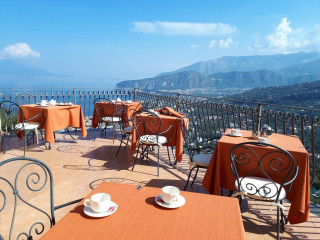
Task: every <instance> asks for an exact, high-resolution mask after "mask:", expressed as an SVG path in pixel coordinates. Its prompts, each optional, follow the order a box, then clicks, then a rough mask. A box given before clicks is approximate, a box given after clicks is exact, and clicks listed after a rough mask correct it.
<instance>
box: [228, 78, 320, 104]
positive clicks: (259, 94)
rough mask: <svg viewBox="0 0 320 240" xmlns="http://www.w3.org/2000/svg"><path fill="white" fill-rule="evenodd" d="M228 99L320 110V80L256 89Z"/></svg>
mask: <svg viewBox="0 0 320 240" xmlns="http://www.w3.org/2000/svg"><path fill="white" fill-rule="evenodd" d="M228 98H229V99H236V100H244V101H254V102H263V103H270V104H281V105H287V106H295V107H302V108H313V109H320V80H319V81H313V82H306V83H301V84H294V85H291V86H281V87H266V88H255V89H252V90H249V91H245V92H243V93H240V94H234V95H230V96H228Z"/></svg>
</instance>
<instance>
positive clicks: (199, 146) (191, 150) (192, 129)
mask: <svg viewBox="0 0 320 240" xmlns="http://www.w3.org/2000/svg"><path fill="white" fill-rule="evenodd" d="M180 126H181V131H182V135H183V138H184V148H185V149H187V151H188V155H189V156H190V157H191V161H192V157H193V156H194V155H196V154H199V153H212V152H213V150H214V144H215V141H214V140H205V139H202V138H201V137H200V136H199V133H198V127H197V125H196V124H195V122H194V121H193V120H192V119H191V118H188V117H182V118H181V124H180Z"/></svg>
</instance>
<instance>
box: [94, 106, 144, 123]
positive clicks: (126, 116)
mask: <svg viewBox="0 0 320 240" xmlns="http://www.w3.org/2000/svg"><path fill="white" fill-rule="evenodd" d="M115 103H116V104H117V102H115ZM122 103H123V104H124V105H125V106H126V107H127V111H126V112H125V113H124V116H123V118H122V122H124V123H127V125H130V124H131V123H130V122H128V119H130V118H131V117H132V114H133V113H134V112H135V111H140V110H141V102H137V101H134V102H131V101H122ZM105 104H113V103H110V102H108V101H106V102H97V103H96V104H95V110H94V111H93V116H92V127H93V128H96V127H98V125H99V122H100V119H99V114H100V116H110V115H112V114H114V113H113V112H109V111H110V109H112V108H108V107H103V105H105ZM96 109H99V111H101V112H99V114H97V111H96ZM125 127H126V126H125Z"/></svg>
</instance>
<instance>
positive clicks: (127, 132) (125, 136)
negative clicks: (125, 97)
mask: <svg viewBox="0 0 320 240" xmlns="http://www.w3.org/2000/svg"><path fill="white" fill-rule="evenodd" d="M138 107H139V106H138ZM129 112H130V116H131V117H130V118H129V119H128V120H127V121H125V122H123V129H122V132H121V141H120V145H119V148H118V151H117V153H116V156H118V153H119V151H120V149H121V145H122V143H123V142H124V141H125V140H127V143H126V146H125V148H124V149H127V146H128V143H129V139H130V136H131V135H132V129H133V126H132V124H133V118H134V115H135V114H136V113H138V112H141V110H139V111H138V110H137V109H130V110H129Z"/></svg>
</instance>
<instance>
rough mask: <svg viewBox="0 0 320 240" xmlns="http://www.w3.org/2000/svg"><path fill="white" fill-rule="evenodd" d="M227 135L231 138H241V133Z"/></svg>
mask: <svg viewBox="0 0 320 240" xmlns="http://www.w3.org/2000/svg"><path fill="white" fill-rule="evenodd" d="M228 135H229V136H231V137H241V136H242V133H239V134H232V133H228Z"/></svg>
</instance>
